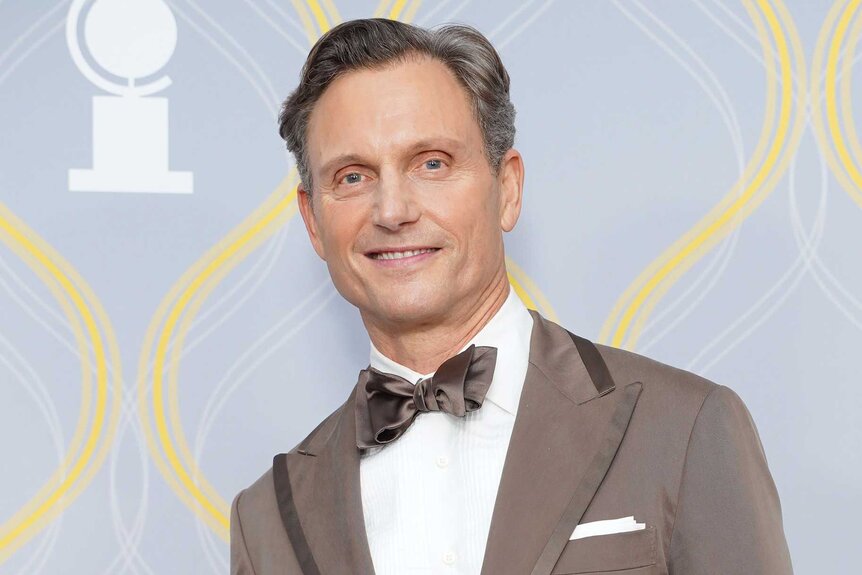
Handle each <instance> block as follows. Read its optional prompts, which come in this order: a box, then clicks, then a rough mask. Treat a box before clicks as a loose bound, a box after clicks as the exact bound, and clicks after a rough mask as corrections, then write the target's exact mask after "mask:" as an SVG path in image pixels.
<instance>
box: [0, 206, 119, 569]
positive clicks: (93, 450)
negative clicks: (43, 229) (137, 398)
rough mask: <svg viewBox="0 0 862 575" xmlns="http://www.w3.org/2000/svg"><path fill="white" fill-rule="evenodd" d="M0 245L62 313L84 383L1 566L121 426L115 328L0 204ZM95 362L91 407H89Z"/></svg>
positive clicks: (18, 516) (0, 553)
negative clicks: (67, 433)
mask: <svg viewBox="0 0 862 575" xmlns="http://www.w3.org/2000/svg"><path fill="white" fill-rule="evenodd" d="M0 240H2V241H3V242H4V243H5V244H6V245H7V246H9V247H10V248H11V249H12V250H13V251H14V252H15V253H16V254H17V255H18V256H19V257H20V258H21V259H22V260H23V261H24V262H25V263H26V264H27V265H28V266H29V267H30V268H31V269H32V270H33V271H34V272H35V273H36V275H37V276H38V277H39V279H40V280H41V281H42V282H43V283H44V284H45V285H46V286H47V287H48V289H49V290H50V291H51V293H52V295H53V296H54V298H55V299H56V300H57V302H58V303H59V305H60V307H61V308H62V310H63V312H64V314H65V316H66V318H67V319H68V322H69V325H70V327H71V329H72V331H73V333H74V336H75V341H76V343H77V348H78V354H79V356H80V360H81V379H82V388H81V405H80V408H79V413H78V418H77V423H76V427H75V432H74V434H73V437H72V440H71V442H70V444H69V447H68V450H67V454H66V456H65V458H64V460H63V462H62V463H61V465H60V466H59V467H58V469H57V470H56V471H55V472H54V473H53V474H52V475H51V477H50V478H49V479H48V480H47V481H46V482H45V483H44V484H43V485H42V487H41V488H40V489H39V491H38V492H37V493H36V494H35V495H34V496H33V497H31V498H30V499H29V500H28V501H27V502H26V503H25V504H24V506H23V507H22V508H21V509H19V510H18V511H17V512H16V513H15V514H14V515H13V516H12V517H11V518H10V519H8V520H7V521H6V522H5V523H3V525H2V526H0V563H3V562H5V561H6V560H7V559H8V558H9V557H10V556H11V555H12V554H13V553H14V552H15V551H16V550H17V549H18V548H20V547H21V546H22V545H24V544H25V543H26V542H27V541H29V540H30V539H32V538H33V537H34V536H35V535H36V534H37V533H39V531H41V530H42V529H44V528H45V527H46V526H47V525H48V524H49V523H50V522H51V521H52V520H53V519H55V518H56V517H57V516H58V515H59V514H60V513H61V512H62V511H63V510H64V509H65V508H66V507H68V506H69V505H70V504H71V503H72V502H73V501H74V500H75V499H76V498H77V497H78V495H80V493H81V492H82V491H83V490H84V488H85V487H86V486H87V485H89V483H90V481H92V479H93V476H94V475H95V474H96V472H97V471H98V470H99V468H100V467H101V465H102V463H103V462H104V460H105V457H106V455H107V452H108V449H109V447H110V445H111V443H112V441H113V437H114V432H115V430H116V427H117V423H118V420H119V415H120V407H121V397H122V396H121V392H122V390H121V383H122V368H121V363H120V353H119V346H118V344H117V339H116V336H115V335H114V330H113V327H112V326H111V323H110V321H109V319H108V316H107V314H106V313H105V311H104V309H103V307H102V305H101V303H100V302H99V300H98V298H97V297H96V296H95V294H94V293H93V292H92V290H91V289H90V287H89V286H88V285H87V283H86V282H85V281H84V280H83V279H82V278H81V276H80V274H79V273H78V272H77V271H76V270H75V269H74V268H73V267H72V266H71V264H69V263H68V262H67V261H66V260H65V259H63V257H62V256H60V254H59V253H57V251H56V250H54V249H53V248H52V247H51V246H50V245H49V244H48V243H47V242H45V241H44V240H43V239H42V238H40V237H39V236H38V234H36V233H35V232H34V231H33V230H32V229H30V228H29V227H28V226H27V225H26V224H24V222H23V221H21V220H20V219H19V218H17V217H16V216H15V215H14V214H13V213H12V212H11V210H9V209H8V208H7V207H6V206H5V205H3V204H2V203H0ZM82 324H83V325H82ZM91 354H92V357H91ZM93 360H95V368H96V382H95V383H96V385H95V406H93V405H91V404H92V403H93V378H92V371H93V363H92V362H93ZM109 363H110V366H111V371H112V374H113V379H112V380H111V378H110V377H109V374H108V364H109ZM109 392H110V394H112V396H113V397H112V399H111V398H109ZM91 410H92V413H91ZM88 428H89V431H88Z"/></svg>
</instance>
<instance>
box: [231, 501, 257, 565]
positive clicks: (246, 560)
mask: <svg viewBox="0 0 862 575" xmlns="http://www.w3.org/2000/svg"><path fill="white" fill-rule="evenodd" d="M242 494H243V491H240V492H239V493H238V494H237V496H236V497H234V499H233V503H232V504H231V506H230V572H231V575H255V572H254V567H253V566H252V564H251V557H249V554H248V548H247V547H246V544H245V536H244V535H243V531H242V521H241V520H240V517H239V501H240V498H241V497H242Z"/></svg>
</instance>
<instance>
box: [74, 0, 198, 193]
mask: <svg viewBox="0 0 862 575" xmlns="http://www.w3.org/2000/svg"><path fill="white" fill-rule="evenodd" d="M86 2H87V0H74V1H73V2H72V5H71V7H70V8H69V16H68V17H67V19H66V42H67V44H68V46H69V52H70V53H71V55H72V60H73V61H74V62H75V65H76V66H77V67H78V69H79V70H80V71H81V73H82V74H83V75H84V76H85V77H86V78H87V79H88V80H90V82H92V83H93V84H95V85H96V86H97V87H99V88H101V89H102V90H105V91H106V92H109V93H110V94H113V95H111V96H104V95H101V96H93V169H92V170H80V169H72V170H69V190H71V191H74V192H85V191H87V192H162V193H179V194H189V193H192V189H193V182H192V175H193V174H192V173H191V172H171V171H170V170H169V168H168V100H167V98H160V97H155V96H152V95H151V94H155V93H156V92H159V91H160V90H163V89H164V88H166V87H167V86H169V85H170V83H171V80H170V78H168V77H167V76H162V77H161V78H159V79H157V80H155V81H150V82H147V83H144V84H139V83H138V82H137V81H138V80H139V79H142V78H146V77H147V76H151V75H152V74H155V73H156V72H158V71H159V70H160V69H161V68H162V67H163V66H164V65H165V64H167V62H168V60H170V58H171V55H172V54H173V52H174V48H175V47H176V44H177V23H176V20H174V15H173V14H172V13H171V10H170V8H168V6H167V5H166V4H165V3H164V2H163V1H162V0H95V1H94V2H92V5H91V7H90V9H89V11H88V12H87V14H86V18H85V21H84V41H85V43H86V45H87V49H88V52H89V53H90V55H91V56H92V59H93V60H94V61H95V62H96V63H97V64H98V65H99V66H100V67H101V68H102V69H103V70H105V71H107V72H109V73H110V74H113V75H114V76H117V77H118V78H123V79H125V83H121V82H117V81H114V80H111V79H108V78H106V77H104V75H103V74H100V73H98V72H96V71H95V70H94V68H93V67H91V66H90V64H89V63H88V62H87V60H86V59H85V58H84V55H83V53H82V51H81V46H80V44H79V41H78V27H79V20H80V17H81V12H82V9H83V7H84V4H85V3H86Z"/></svg>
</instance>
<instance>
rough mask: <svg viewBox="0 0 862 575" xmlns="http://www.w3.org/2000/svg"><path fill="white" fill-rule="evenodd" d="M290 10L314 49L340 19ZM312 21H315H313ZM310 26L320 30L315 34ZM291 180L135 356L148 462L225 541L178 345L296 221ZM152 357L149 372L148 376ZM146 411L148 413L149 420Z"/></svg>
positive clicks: (210, 256) (520, 287) (523, 279)
mask: <svg viewBox="0 0 862 575" xmlns="http://www.w3.org/2000/svg"><path fill="white" fill-rule="evenodd" d="M404 5H405V3H404V2H396V4H395V5H394V6H393V7H392V9H391V11H390V12H389V17H390V18H391V17H394V16H398V15H400V14H401V12H402V10H403V9H404ZM418 6H419V2H414V3H413V4H412V5H411V6H409V7H408V8H407V11H406V14H405V18H407V17H408V16H409V17H412V15H413V14H415V12H416V9H418ZM294 7H295V8H296V10H297V12H298V13H299V15H300V20H301V21H302V22H303V25H304V26H305V28H306V32H307V33H308V36H309V39H310V40H309V41H310V42H311V43H312V44H313V42H314V41H316V37H317V34H318V33H324V32H326V31H327V30H329V28H330V23H329V20H328V17H327V13H329V14H335V15H337V10H335V8H334V6H332V7H330V8H328V9H327V10H323V9H321V7H320V5H319V4H318V3H317V2H313V1H310V2H308V7H306V6H305V5H303V4H301V3H299V2H294ZM384 11H385V7H384ZM310 15H313V16H314V20H312V18H311V16H310ZM315 23H316V24H317V26H318V30H315V29H314V24H315ZM296 180H297V178H296V171H295V170H293V171H291V173H290V175H289V176H288V177H287V178H285V180H284V181H283V182H282V183H281V185H280V186H279V188H278V189H277V190H276V191H275V192H273V194H271V196H270V198H269V199H268V200H267V201H266V202H265V203H264V205H262V206H260V207H259V208H258V209H256V210H255V213H254V214H252V215H251V216H249V217H248V218H247V219H246V220H245V221H244V222H243V223H242V224H240V226H238V227H237V228H236V229H235V230H234V231H233V232H231V234H229V236H228V237H226V238H225V239H224V240H222V241H221V242H219V244H218V245H217V246H215V247H214V248H212V249H211V250H210V251H209V252H208V253H207V254H206V255H204V256H203V257H202V258H201V259H200V260H198V262H196V263H195V264H194V265H193V266H192V267H191V268H190V269H189V270H188V271H187V272H186V273H185V274H183V276H182V277H181V278H180V279H179V280H178V281H177V282H176V284H175V285H174V286H173V287H172V288H171V289H170V290H169V292H168V294H167V295H166V296H165V298H164V299H163V300H162V302H161V304H160V306H159V308H158V310H157V311H156V314H155V315H154V317H153V320H152V321H151V322H150V326H149V328H148V330H147V334H146V337H145V340H144V345H143V347H142V351H141V354H140V360H139V365H138V403H139V409H140V414H139V416H140V418H141V421H142V422H143V424H144V425H143V428H144V435H145V437H146V439H147V445H148V448H149V451H150V453H151V456H152V459H153V460H154V462H155V463H156V467H157V468H158V469H159V471H160V473H161V474H162V475H163V476H164V478H165V479H166V481H167V483H168V485H169V486H170V487H171V489H172V490H173V491H174V492H175V493H176V494H177V495H178V496H179V498H180V500H181V501H183V503H185V504H186V506H188V507H189V508H190V509H191V510H192V511H193V512H194V513H195V514H196V515H197V516H198V517H200V518H201V520H202V521H204V523H205V524H206V525H207V526H208V527H209V528H210V529H211V530H212V531H213V532H215V533H216V534H217V535H218V536H219V537H221V538H222V539H224V540H228V538H229V505H228V502H227V501H226V500H225V499H224V498H223V497H222V496H221V495H220V494H219V493H218V491H217V490H216V489H215V488H214V487H213V486H212V484H211V483H210V482H209V481H207V479H206V477H205V476H204V474H203V472H202V471H201V470H200V468H199V466H198V465H197V464H196V462H195V459H194V457H193V455H192V451H191V449H190V448H189V443H188V440H187V438H186V436H185V433H184V431H183V426H182V421H181V417H180V406H179V405H180V402H179V366H180V360H181V358H182V350H183V344H184V342H185V338H186V335H187V334H188V331H189V328H190V327H191V323H192V321H193V319H194V317H195V316H196V315H197V313H198V311H199V310H200V308H201V306H202V305H203V303H204V302H205V301H206V299H207V297H208V296H209V294H210V293H211V292H212V290H213V289H215V287H216V286H217V285H218V284H219V283H220V282H221V280H222V279H223V278H224V277H225V276H226V275H227V274H228V273H229V272H230V271H231V270H232V269H233V268H234V267H235V266H236V265H237V264H239V263H240V262H241V261H242V260H244V259H245V258H246V257H247V256H248V255H249V254H250V253H251V252H252V251H254V249H256V248H257V247H258V246H259V245H260V244H261V243H262V242H263V241H264V240H266V239H267V238H268V237H270V236H272V234H273V233H275V232H276V231H277V230H278V229H279V228H280V227H281V226H282V225H284V223H286V222H287V221H288V220H289V219H290V218H291V217H293V215H295V214H296V211H297V207H296V189H295V186H296V183H297V181H296ZM290 190H292V191H290ZM288 191H290V192H289V193H288ZM507 266H508V268H509V280H510V282H511V283H512V285H513V287H514V289H515V290H516V293H517V294H518V295H519V296H520V297H521V298H522V299H523V300H524V301H525V302H526V303H527V305H528V306H530V307H533V308H536V307H537V306H538V308H539V309H540V310H541V311H542V312H543V313H545V314H546V315H548V316H549V317H551V318H552V319H553V318H556V314H555V313H554V311H553V309H552V308H551V306H550V303H549V302H548V301H547V299H546V298H545V297H544V296H543V295H542V293H541V291H540V290H539V289H538V287H537V286H536V285H535V284H534V283H533V282H532V280H530V278H529V277H528V276H527V274H526V273H524V272H523V270H521V269H520V268H519V267H518V266H517V265H516V264H515V263H514V262H512V261H511V260H507ZM151 356H152V357H153V362H152V363H153V368H152V372H150V369H149V358H150V357H151ZM166 371H167V411H166V410H165V401H166V398H165V381H164V379H165V377H164V375H165V372H166ZM150 378H151V380H150ZM150 387H151V388H152V398H151V401H148V398H147V395H148V391H147V390H148V388H150ZM150 407H151V408H152V414H150V413H149V408H150Z"/></svg>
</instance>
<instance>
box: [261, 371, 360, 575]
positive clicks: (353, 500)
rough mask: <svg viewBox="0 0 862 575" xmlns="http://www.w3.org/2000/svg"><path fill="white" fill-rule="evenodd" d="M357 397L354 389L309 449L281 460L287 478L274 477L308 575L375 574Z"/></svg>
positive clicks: (300, 449)
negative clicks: (365, 509) (362, 479)
mask: <svg viewBox="0 0 862 575" xmlns="http://www.w3.org/2000/svg"><path fill="white" fill-rule="evenodd" d="M355 396H356V387H354V389H353V392H351V394H350V397H349V398H348V400H347V402H346V403H345V404H344V405H343V406H342V407H341V409H339V410H338V411H336V412H335V413H334V414H333V415H332V416H331V417H332V418H333V422H332V425H331V426H326V425H325V424H326V421H324V422H323V423H322V424H321V426H322V429H321V432H320V433H319V434H317V435H315V436H314V437H313V438H312V439H311V441H309V442H308V444H307V445H306V444H303V445H300V446H297V448H296V449H294V450H292V451H291V452H290V453H288V454H287V455H286V457H282V458H281V464H282V465H283V466H284V467H283V468H282V469H281V471H282V472H286V473H279V472H275V473H274V477H275V482H276V486H275V487H276V495H277V496H278V503H279V511H280V512H281V516H282V520H283V523H284V524H285V528H286V529H287V531H288V536H289V537H290V540H291V543H292V544H293V547H294V551H295V552H296V555H297V559H299V560H300V564H301V565H302V566H303V573H304V574H306V575H313V574H314V573H369V574H372V573H374V567H373V563H372V560H371V552H370V550H369V547H368V538H367V535H366V532H365V520H364V518H363V513H362V498H361V494H360V491H359V450H358V449H357V447H356V420H355V417H354V401H355ZM330 427H331V431H329V429H330ZM327 432H328V433H327ZM324 434H325V435H326V436H325V437H322V435H324ZM275 464H276V465H278V464H279V457H277V458H276V462H275ZM285 478H287V481H288V483H287V485H285ZM288 487H289V492H290V493H289V497H288V493H286V491H287V490H288ZM303 541H304V542H303ZM315 569H316V570H317V571H315Z"/></svg>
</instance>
